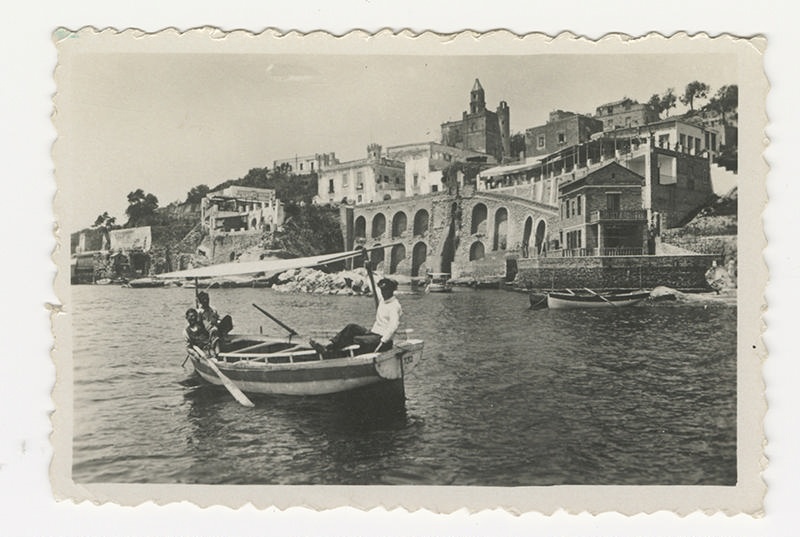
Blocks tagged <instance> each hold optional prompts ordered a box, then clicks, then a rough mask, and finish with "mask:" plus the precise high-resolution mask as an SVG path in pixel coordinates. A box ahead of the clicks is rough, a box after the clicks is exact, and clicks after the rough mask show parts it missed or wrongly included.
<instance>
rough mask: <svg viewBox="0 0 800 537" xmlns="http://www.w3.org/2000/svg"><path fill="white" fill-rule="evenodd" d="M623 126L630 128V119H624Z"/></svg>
mask: <svg viewBox="0 0 800 537" xmlns="http://www.w3.org/2000/svg"><path fill="white" fill-rule="evenodd" d="M625 126H626V127H630V126H631V118H630V117H626V118H625Z"/></svg>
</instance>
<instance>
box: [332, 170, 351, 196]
mask: <svg viewBox="0 0 800 537" xmlns="http://www.w3.org/2000/svg"><path fill="white" fill-rule="evenodd" d="M347 176H348V174H347V172H344V173H343V174H342V188H347V181H348V177H347ZM331 192H333V191H331Z"/></svg>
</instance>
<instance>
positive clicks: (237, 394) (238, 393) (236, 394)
mask: <svg viewBox="0 0 800 537" xmlns="http://www.w3.org/2000/svg"><path fill="white" fill-rule="evenodd" d="M194 350H195V352H196V353H197V354H198V355H199V356H200V359H201V360H204V361H205V363H206V365H207V366H208V367H210V368H211V370H212V371H214V373H216V375H217V376H218V377H219V380H221V381H222V385H223V386H225V388H226V389H227V390H228V391H229V392H230V393H231V395H232V396H233V398H234V399H236V400H237V401H239V403H240V404H242V405H244V406H248V407H252V406H255V405H254V404H253V402H252V401H251V400H250V399H248V398H247V396H246V395H245V394H244V392H242V390H240V389H239V387H238V386H237V385H236V384H234V382H233V381H232V380H231V379H229V378H228V377H226V376H225V374H224V373H223V372H222V371H220V370H219V367H217V364H215V363H214V360H212V359H211V358H209V357H208V354H207V353H206V352H205V351H204V350H203V349H201V348H200V347H198V346H196V345H195V346H194Z"/></svg>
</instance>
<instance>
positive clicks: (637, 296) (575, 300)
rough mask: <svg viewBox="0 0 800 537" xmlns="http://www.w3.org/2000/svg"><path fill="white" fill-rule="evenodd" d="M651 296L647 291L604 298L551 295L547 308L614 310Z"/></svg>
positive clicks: (578, 295)
mask: <svg viewBox="0 0 800 537" xmlns="http://www.w3.org/2000/svg"><path fill="white" fill-rule="evenodd" d="M649 296H650V293H649V292H647V291H641V292H636V293H620V294H607V295H603V296H602V297H600V296H597V295H588V294H587V295H583V294H574V295H570V294H568V293H549V294H548V295H547V307H548V308H550V309H568V308H613V307H621V306H633V305H635V304H638V303H639V302H641V301H643V300H645V299H646V298H648V297H649ZM603 298H605V300H603Z"/></svg>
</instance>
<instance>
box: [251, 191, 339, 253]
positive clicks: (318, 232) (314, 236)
mask: <svg viewBox="0 0 800 537" xmlns="http://www.w3.org/2000/svg"><path fill="white" fill-rule="evenodd" d="M285 210H286V220H285V221H284V223H283V225H282V226H281V228H280V230H279V231H275V232H273V233H271V234H270V233H267V234H266V236H265V238H266V239H267V242H268V243H271V247H272V248H277V249H281V250H286V251H287V252H290V253H292V254H294V255H298V256H311V255H320V254H328V253H334V252H338V251H341V249H342V246H343V244H344V239H343V238H342V228H341V225H340V223H339V210H338V209H336V208H334V207H329V206H323V205H311V204H297V203H291V204H287V205H286V207H285Z"/></svg>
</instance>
